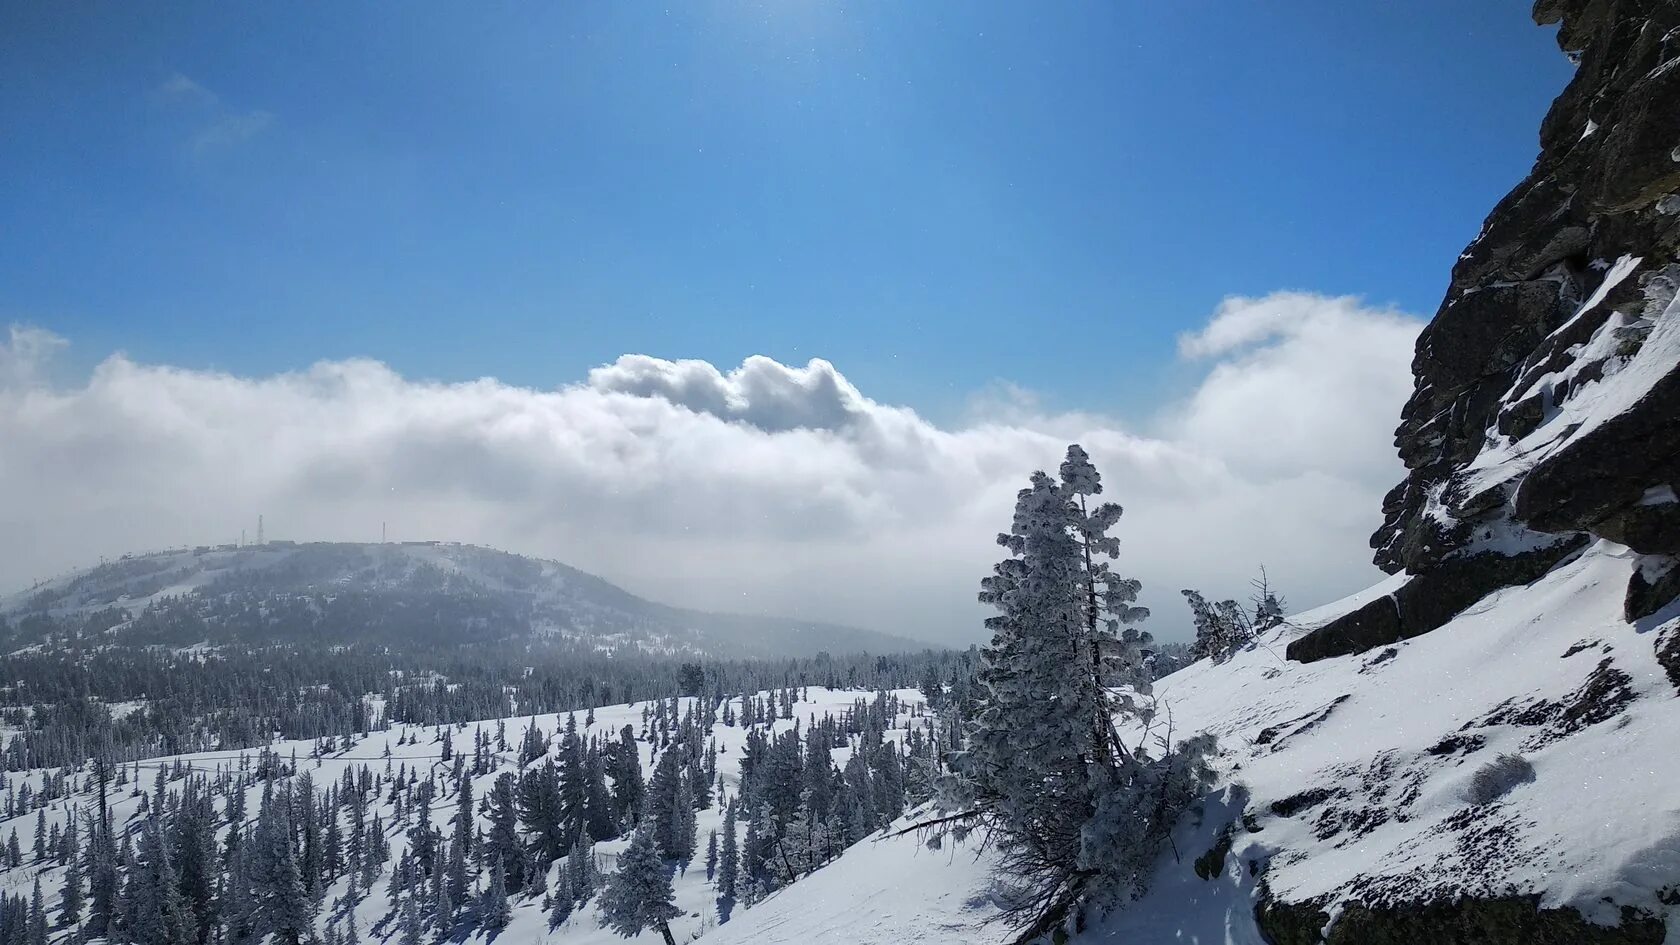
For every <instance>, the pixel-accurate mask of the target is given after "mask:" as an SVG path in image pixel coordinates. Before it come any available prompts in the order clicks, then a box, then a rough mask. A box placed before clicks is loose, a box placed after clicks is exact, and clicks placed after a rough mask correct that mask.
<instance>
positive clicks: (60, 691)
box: [0, 644, 973, 771]
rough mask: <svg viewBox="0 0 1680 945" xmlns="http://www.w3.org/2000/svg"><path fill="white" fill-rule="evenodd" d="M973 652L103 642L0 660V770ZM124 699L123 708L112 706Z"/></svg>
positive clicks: (949, 666) (853, 679) (793, 681)
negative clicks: (696, 656) (200, 646)
mask: <svg viewBox="0 0 1680 945" xmlns="http://www.w3.org/2000/svg"><path fill="white" fill-rule="evenodd" d="M972 662H973V656H972V654H968V653H962V652H952V651H925V652H921V653H908V654H893V655H886V656H870V655H854V656H831V655H829V654H818V655H817V656H815V657H810V658H803V659H776V660H708V661H704V662H697V661H692V660H688V661H685V660H680V659H673V658H669V657H659V656H648V655H639V654H634V653H618V654H615V655H604V654H601V653H599V652H596V651H595V650H593V649H590V648H584V647H568V646H565V645H561V644H555V645H544V646H541V647H524V646H517V647H516V646H502V647H496V646H486V647H482V648H475V649H473V650H472V651H470V652H468V651H463V650H458V649H443V650H437V651H433V652H419V653H416V652H403V653H394V652H390V651H387V650H384V649H382V648H378V647H368V646H360V645H357V646H344V647H335V648H331V649H319V648H308V647H297V646H289V647H262V648H245V649H242V648H235V647H224V648H220V649H217V650H215V651H213V652H185V653H181V652H174V651H168V650H157V649H135V648H115V647H107V648H104V649H100V650H88V651H78V650H69V651H63V652H39V651H26V652H21V653H14V654H12V655H9V656H6V657H3V658H0V680H3V681H4V682H5V683H6V685H4V686H3V687H0V722H3V723H4V724H5V726H6V727H7V728H10V729H13V730H14V732H15V734H13V735H12V736H11V737H10V738H9V739H7V741H6V743H5V745H4V746H3V750H0V760H3V762H4V766H5V768H6V770H13V771H16V770H23V769H27V768H37V767H58V766H62V765H66V764H74V763H77V762H79V761H82V760H85V759H87V758H91V757H95V756H100V757H105V758H108V759H111V760H119V761H125V760H133V759H136V758H149V757H158V756H163V755H175V754H183V753H188V752H197V751H209V750H225V749H234V748H249V747H257V746H260V745H264V744H267V743H269V742H270V741H272V740H273V739H274V738H276V737H279V738H285V739H313V738H321V737H324V736H328V735H347V734H350V733H355V732H365V731H369V730H372V729H376V728H380V727H382V726H385V725H389V724H390V723H392V722H410V723H415V724H423V725H438V724H446V723H450V722H460V721H467V720H471V719H483V718H502V717H508V716H512V715H531V714H543V713H552V712H568V711H572V710H575V709H582V708H584V707H587V706H592V705H608V704H615V703H625V702H634V701H643V700H649V699H656V698H668V697H671V696H677V695H702V694H709V695H711V696H712V697H713V698H717V699H721V698H722V696H723V694H724V693H738V692H743V691H758V690H761V689H767V688H773V687H780V686H790V685H800V686H814V685H822V686H830V687H836V688H869V689H878V688H901V687H907V686H915V685H917V684H919V683H920V682H921V681H923V680H924V679H926V678H927V676H928V675H929V674H930V673H931V674H934V675H936V676H938V677H940V678H941V679H944V680H947V681H948V680H950V679H952V678H954V677H958V676H962V675H966V674H969V673H970V672H971V666H972ZM124 703H128V704H130V705H129V706H127V707H125V708H126V709H127V711H121V712H119V711H114V710H113V707H117V706H122V705H123V704H124Z"/></svg>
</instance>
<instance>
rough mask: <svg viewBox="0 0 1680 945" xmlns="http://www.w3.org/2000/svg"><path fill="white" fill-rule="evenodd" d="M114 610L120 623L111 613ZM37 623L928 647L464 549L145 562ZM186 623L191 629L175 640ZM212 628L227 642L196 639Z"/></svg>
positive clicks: (381, 547) (31, 604) (427, 545)
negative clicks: (653, 596)
mask: <svg viewBox="0 0 1680 945" xmlns="http://www.w3.org/2000/svg"><path fill="white" fill-rule="evenodd" d="M181 598H190V602H189V604H188V605H187V606H185V607H184V608H179V609H177V610H173V611H169V612H167V613H165V612H164V611H163V610H162V608H163V607H164V606H165V605H170V604H173V603H176V602H177V600H179V599H181ZM335 604H336V606H332V605H335ZM154 605H156V606H157V607H158V613H159V614H161V616H160V618H159V619H158V620H155V621H151V622H149V623H144V624H141V625H140V626H143V627H144V629H145V631H146V633H145V635H144V639H140V638H137V637H136V635H135V634H134V633H132V632H128V633H125V631H132V630H133V628H134V627H135V626H136V624H134V623H133V620H132V618H136V617H139V616H141V615H142V614H143V613H144V612H145V611H146V609H147V608H148V607H152V606H154ZM110 610H115V611H117V612H118V613H116V614H115V615H114V616H107V615H106V614H103V613H102V612H105V611H110ZM32 615H43V616H46V617H49V618H54V619H56V620H58V621H60V622H61V625H62V623H64V622H74V621H77V620H79V619H86V618H88V617H90V616H95V615H98V616H99V617H101V618H103V619H102V620H101V623H102V624H103V623H105V622H112V621H114V626H113V627H112V628H111V629H110V631H109V634H110V636H109V637H108V638H107V639H108V640H110V641H111V642H119V641H124V640H132V641H133V642H138V643H144V644H152V643H158V644H164V645H170V646H177V647H184V646H191V645H194V644H198V643H203V642H209V643H212V644H215V643H222V642H229V641H234V640H237V641H240V642H249V643H257V644H265V643H270V642H280V643H284V642H291V640H290V639H289V638H288V636H287V634H288V633H295V631H296V630H297V628H298V626H299V625H300V624H308V625H309V627H308V633H310V634H312V635H315V636H324V637H326V638H329V639H331V640H332V641H334V642H356V641H364V640H365V641H367V642H374V643H381V644H386V645H397V646H401V645H408V644H411V643H416V642H422V643H443V644H450V645H452V644H455V643H459V642H461V640H460V633H461V631H462V630H463V629H466V630H470V631H471V632H472V634H473V638H474V639H475V640H477V641H493V640H512V641H515V642H524V641H542V640H555V641H558V642H567V643H573V644H582V645H585V646H590V647H593V648H596V649H601V650H620V649H628V650H640V651H643V652H650V653H662V654H702V655H709V656H766V655H783V654H788V655H808V654H811V653H815V652H816V651H818V650H822V649H827V650H829V651H831V652H858V651H869V652H902V651H905V650H912V649H920V648H922V647H921V645H920V644H916V643H914V642H913V641H910V640H906V639H903V638H900V637H894V636H889V635H887V634H883V633H876V632H873V631H868V630H861V629H858V628H855V627H844V626H837V625H834V624H825V623H817V622H811V621H801V620H790V619H783V618H775V617H756V616H744V615H732V614H713V613H705V612H701V611H696V610H685V609H683V608H678V607H670V606H666V605H664V604H657V603H653V602H651V601H647V600H643V599H642V598H639V597H637V596H635V595H633V594H631V593H629V592H628V591H625V590H623V589H621V588H619V587H616V586H614V585H612V584H610V583H608V582H606V581H604V580H602V579H601V578H598V577H595V576H594V575H591V574H586V573H584V572H582V571H579V570H577V569H575V568H571V567H567V566H566V565H563V564H560V563H558V562H555V561H545V560H539V559H535V558H527V557H523V556H520V555H514V554H509V553H507V552H502V551H496V550H494V549H491V548H482V547H478V546H474V545H463V544H459V543H455V542H404V543H389V544H384V543H381V544H355V543H333V542H310V543H304V544H297V543H292V542H270V543H268V544H264V545H254V546H247V547H244V548H235V547H232V546H218V547H206V548H198V549H193V550H183V551H167V552H157V553H153V554H144V555H134V556H129V557H124V558H123V559H121V560H118V561H113V562H109V563H106V564H102V565H99V566H97V567H94V568H89V569H86V570H83V571H78V572H75V573H73V574H69V575H65V576H63V577H59V578H56V579H54V580H52V581H48V582H45V583H43V584H40V585H37V586H35V587H32V588H29V589H27V590H24V591H18V592H15V593H12V594H9V595H0V618H4V617H9V618H11V619H12V620H13V621H14V622H16V623H20V624H21V623H23V622H24V619H23V618H27V617H29V616H32ZM253 615H260V619H259V617H255V616H253ZM123 618H127V619H123ZM176 624H179V625H182V626H183V627H185V626H189V625H190V627H191V628H192V629H191V631H190V632H189V631H187V630H185V629H183V630H181V632H180V633H175V632H174V629H173V627H174V625H176ZM205 628H208V629H209V631H210V632H211V633H213V634H219V635H218V636H217V638H216V639H212V640H208V641H206V640H203V639H201V638H199V637H198V636H197V634H198V633H200V632H201V631H202V630H203V629H205ZM183 634H184V635H183ZM187 636H191V637H193V638H192V639H187V638H186V637H187ZM36 642H42V641H40V640H36V639H21V640H18V641H16V643H15V644H14V648H15V647H16V646H23V645H29V644H31V643H36Z"/></svg>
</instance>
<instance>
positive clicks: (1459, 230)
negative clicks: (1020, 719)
mask: <svg viewBox="0 0 1680 945" xmlns="http://www.w3.org/2000/svg"><path fill="white" fill-rule="evenodd" d="M1528 8H1529V4H1528V3H1526V2H1516V0H1499V2H1492V0H1489V2H1464V0H1432V2H1415V3H1404V4H1401V3H1363V2H1355V3H1349V2H1345V0H1312V2H1293V0H1292V2H1286V3H1257V2H1228V3H1220V4H1214V3H1207V2H1150V3H1141V2H1130V0H1126V2H1121V0H1106V2H1093V3H1074V2H1068V3H1045V4H1038V3H1034V4H1027V3H1011V4H991V3H985V4H982V3H967V2H964V3H960V4H959V3H955V2H932V0H929V2H893V3H846V4H839V3H833V2H817V0H785V2H770V3H760V2H744V0H743V2H702V3H694V4H689V3H672V4H668V5H666V6H663V7H662V6H659V5H656V4H650V3H637V2H632V3H555V4H525V5H514V4H501V3H496V4H474V5H470V6H467V5H457V4H448V5H445V4H433V3H401V4H393V3H342V4H341V3H333V4H310V5H304V6H298V5H294V4H278V3H263V4H244V3H238V4H220V3H216V4H210V3H204V4H193V3H183V4H168V5H161V4H115V3H111V4H97V5H95V4H85V3H10V4H6V5H5V6H4V9H3V10H0V129H3V130H0V142H3V143H0V181H3V182H4V183H3V184H0V324H3V323H4V322H8V321H24V322H30V323H34V324H37V325H41V326H43V327H47V328H50V329H52V330H53V331H56V332H58V333H59V334H62V335H64V336H66V337H68V338H70V339H71V340H72V342H73V344H74V349H73V350H74V352H76V356H77V357H81V358H86V359H88V360H90V361H91V360H92V359H95V358H98V357H101V356H103V355H104V354H106V353H108V352H110V351H112V350H114V349H118V348H120V349H124V350H126V351H128V352H129V353H130V354H131V355H133V356H135V357H137V358H140V359H143V360H150V361H163V362H168V363H172V364H180V365H186V366H193V367H217V368H223V369H227V370H232V371H236V372H240V373H252V372H269V371H275V370H283V369H288V368H295V367H301V366H304V365H307V364H308V363H310V362H312V361H314V360H317V359H320V358H337V357H345V356H352V355H367V356H372V357H377V358H380V359H383V360H386V361H388V362H390V363H391V364H392V365H394V366H395V367H397V368H398V369H399V370H401V371H403V372H405V373H408V374H411V375H416V376H423V377H435V378H444V379H455V378H469V377H477V376H481V375H487V374H488V375H495V376H498V377H500V378H502V379H504V380H508V381H511V382H515V383H520V384H528V385H532V386H538V387H549V386H553V385H555V384H559V383H565V382H569V381H573V380H577V379H580V378H581V377H582V375H583V373H584V372H585V371H586V370H587V369H588V368H589V367H590V366H592V365H595V364H599V363H602V362H605V361H609V360H611V359H613V358H614V357H616V356H617V355H619V354H621V353H625V352H632V351H634V352H643V353H648V354H654V355H658V356H662V357H670V358H678V357H694V358H705V359H708V360H711V361H713V362H715V363H717V364H719V365H721V366H729V365H733V364H735V363H737V362H738V361H739V360H740V358H742V357H743V356H745V355H748V354H753V353H763V354H768V355H771V356H773V357H775V358H778V359H780V360H783V361H790V362H800V363H802V362H803V361H804V360H806V359H807V358H809V357H812V356H820V357H825V358H828V359H830V360H832V361H834V362H836V363H837V364H838V365H839V366H840V368H841V370H843V371H844V372H846V374H847V375H848V376H849V377H851V378H852V379H853V380H854V381H856V382H857V383H858V384H859V386H860V387H862V388H863V389H864V390H865V392H867V393H869V394H870V395H872V396H874V397H876V398H878V399H884V400H888V401H891V402H898V403H908V404H911V405H914V406H918V407H921V408H922V409H924V410H926V411H928V412H929V413H931V414H933V415H934V416H939V415H941V414H949V413H951V412H954V411H956V410H957V409H959V408H960V406H961V403H962V400H963V398H964V397H966V396H967V395H968V394H969V393H970V392H972V391H974V390H975V389H977V388H980V387H982V386H983V385H985V384H986V383H987V382H988V381H990V380H992V379H994V378H1008V379H1011V380H1014V381H1018V382H1020V383H1023V384H1025V385H1027V386H1029V387H1032V388H1035V389H1038V390H1040V391H1043V392H1044V393H1046V394H1047V395H1048V396H1049V397H1050V398H1051V399H1052V400H1053V402H1055V403H1057V404H1059V405H1063V406H1077V407H1085V408H1090V409H1113V410H1117V411H1118V412H1125V411H1126V409H1127V405H1144V404H1148V403H1151V402H1153V401H1155V400H1156V399H1157V398H1158V397H1159V395H1160V392H1161V391H1162V390H1163V389H1164V388H1166V387H1170V386H1171V385H1172V384H1173V383H1175V376H1174V371H1173V369H1172V367H1171V359H1172V352H1173V344H1174V338H1175V336H1176V335H1177V334H1178V333H1179V332H1180V331H1183V330H1186V329H1188V328H1192V327H1194V326H1195V325H1196V324H1198V323H1200V322H1201V321H1202V320H1203V319H1205V318H1206V316H1207V315H1208V313H1209V312H1210V311H1211V310H1212V308H1213V306H1214V305H1215V304H1216V303H1217V302H1218V300H1219V299H1220V298H1221V297H1222V296H1224V295H1227V294H1232V293H1247V294H1259V293H1264V292H1267V291H1270V290H1274V289H1282V288H1299V289H1310V290H1315V291H1320V292H1328V293H1356V294H1360V295H1364V296H1366V297H1367V298H1368V299H1370V300H1372V301H1375V302H1393V303H1397V304H1399V305H1400V306H1402V307H1404V308H1406V309H1408V310H1411V311H1414V312H1418V313H1422V314H1430V313H1432V312H1433V310H1434V307H1435V305H1436V304H1437V302H1438V301H1439V298H1440V295H1441V293H1442V291H1443V289H1444V287H1445V284H1446V279H1447V272H1448V269H1449V267H1450V265H1451V263H1452V261H1453V259H1454V257H1455V256H1456V254H1457V253H1458V251H1459V250H1460V249H1461V248H1462V246H1463V245H1464V244H1465V243H1466V242H1467V241H1468V240H1469V239H1470V238H1471V237H1472V236H1474V234H1475V232H1476V230H1477V228H1478V226H1479V224H1480V222H1481V219H1482V217H1483V216H1484V215H1485V213H1486V212H1487V211H1488V210H1489V209H1490V208H1491V206H1492V205H1493V202H1494V201H1495V200H1496V199H1497V198H1498V197H1499V196H1501V195H1502V194H1503V193H1504V192H1505V191H1506V190H1507V189H1509V187H1510V186H1511V185H1513V184H1514V183H1515V182H1516V181H1517V180H1519V179H1520V178H1521V176H1522V175H1523V174H1524V173H1525V172H1526V170H1527V168H1528V166H1529V164H1530V162H1531V160H1532V158H1533V156H1534V153H1535V150H1536V144H1535V135H1536V128H1537V125H1538V122H1539V119H1540V117H1541V115H1542V114H1543V113H1544V111H1545V109H1546V107H1547V105H1548V104H1549V103H1550V101H1551V99H1552V97H1553V96H1554V95H1555V94H1556V93H1557V92H1558V91H1559V90H1561V88H1562V87H1563V85H1564V83H1565V82H1566V81H1567V80H1568V77H1569V68H1570V67H1569V65H1568V64H1567V62H1566V61H1565V59H1564V58H1563V56H1562V55H1561V54H1560V53H1559V52H1558V51H1557V48H1556V46H1555V44H1554V41H1553V38H1552V33H1551V31H1550V30H1542V29H1539V28H1536V27H1534V26H1533V25H1532V24H1531V23H1530V22H1529V20H1528ZM1028 326H1031V327H1028ZM1092 344H1100V345H1101V346H1102V347H1103V348H1104V350H1105V351H1108V352H1111V353H1112V354H1113V355H1114V358H1113V361H1112V363H1111V366H1109V367H1107V368H1105V369H1102V370H1091V369H1090V366H1091V362H1090V361H1089V360H1087V359H1085V358H1084V357H1082V355H1083V353H1084V352H1085V351H1086V350H1087V348H1088V347H1089V346H1090V345H1092ZM1074 359H1077V360H1074ZM1070 363H1071V364H1072V365H1074V366H1076V368H1077V369H1069V367H1068V366H1069V365H1070Z"/></svg>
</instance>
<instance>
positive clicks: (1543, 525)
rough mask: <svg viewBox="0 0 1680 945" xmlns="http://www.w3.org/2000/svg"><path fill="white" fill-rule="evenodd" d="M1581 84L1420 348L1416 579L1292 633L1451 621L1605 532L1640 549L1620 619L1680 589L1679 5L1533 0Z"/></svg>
mask: <svg viewBox="0 0 1680 945" xmlns="http://www.w3.org/2000/svg"><path fill="white" fill-rule="evenodd" d="M1534 18H1535V20H1536V21H1537V22H1539V23H1540V24H1542V25H1549V24H1561V25H1560V28H1559V31H1558V42H1559V45H1560V46H1562V48H1563V50H1564V52H1565V53H1566V54H1567V55H1568V56H1569V57H1570V58H1571V59H1572V60H1573V61H1575V62H1576V63H1577V71H1576V74H1575V78H1574V80H1573V81H1572V82H1570V84H1569V86H1568V88H1567V89H1565V90H1564V92H1563V94H1562V95H1560V96H1559V97H1558V98H1557V100H1556V101H1555V102H1554V103H1553V104H1552V108H1551V110H1550V112H1549V113H1548V114H1547V115H1546V118H1545V121H1544V123H1543V124H1542V125H1541V129H1540V155H1539V158H1538V159H1537V160H1536V161H1535V164H1534V169H1533V171H1532V172H1531V173H1530V174H1529V176H1528V178H1527V179H1526V180H1524V181H1523V182H1522V183H1521V184H1519V185H1518V186H1517V187H1516V189H1515V190H1512V191H1511V192H1510V193H1509V194H1508V195H1506V197H1505V198H1504V199H1503V200H1501V201H1500V202H1499V204H1498V205H1497V206H1496V207H1494V209H1493V212H1492V213H1491V214H1490V215H1489V216H1488V218H1487V221H1486V223H1485V224H1484V225H1483V227H1482V231H1481V233H1480V234H1479V235H1477V237H1476V239H1475V240H1474V241H1472V242H1471V244H1470V245H1469V247H1467V248H1466V249H1465V251H1464V252H1463V254H1462V255H1461V256H1460V257H1459V260H1458V263H1457V265H1456V266H1454V267H1453V273H1452V281H1451V283H1450V284H1449V285H1448V287H1447V293H1446V298H1445V300H1444V301H1443V302H1442V303H1441V308H1440V310H1439V311H1438V312H1437V313H1436V315H1435V318H1434V321H1433V322H1431V324H1430V325H1429V327H1428V328H1427V329H1426V330H1425V331H1424V332H1423V333H1422V335H1421V336H1420V337H1419V339H1418V342H1417V351H1416V355H1415V358H1414V360H1413V374H1414V377H1415V385H1414V389H1413V392H1412V396H1411V399H1410V400H1409V401H1407V403H1406V406H1405V408H1404V410H1403V411H1402V412H1401V422H1400V427H1399V429H1398V430H1397V431H1396V437H1395V443H1396V446H1397V447H1398V448H1399V451H1400V456H1401V458H1402V460H1403V461H1404V462H1405V464H1406V469H1407V475H1406V478H1405V480H1404V481H1402V482H1401V483H1400V484H1399V485H1398V486H1396V487H1395V488H1394V489H1393V491H1391V492H1390V493H1389V494H1388V496H1387V497H1386V499H1385V500H1384V503H1383V513H1384V522H1383V525H1382V527H1381V528H1379V529H1378V530H1377V532H1376V534H1375V535H1373V536H1372V546H1373V547H1374V548H1376V562H1377V564H1378V565H1380V566H1381V567H1383V568H1384V569H1385V570H1387V571H1389V572H1390V573H1397V572H1400V571H1404V572H1406V573H1407V574H1409V575H1411V579H1410V580H1409V581H1407V582H1406V583H1405V584H1404V585H1402V586H1401V587H1400V588H1399V589H1398V590H1396V591H1395V592H1394V593H1393V594H1390V595H1387V596H1385V597H1382V598H1380V599H1378V600H1375V601H1372V602H1371V603H1370V604H1369V605H1367V606H1366V607H1364V608H1361V609H1360V610H1358V611H1356V612H1354V613H1351V614H1348V615H1347V616H1346V617H1344V618H1342V619H1341V620H1338V621H1335V622H1333V623H1331V624H1329V625H1326V626H1324V627H1322V628H1320V629H1319V630H1318V631H1316V632H1314V633H1312V634H1308V635H1306V636H1304V637H1302V638H1300V639H1299V640H1297V641H1296V642H1295V643H1294V645H1292V646H1291V647H1290V651H1289V655H1290V656H1291V657H1293V658H1295V659H1299V660H1306V661H1310V660H1315V659H1322V658H1324V657H1327V656H1334V655H1341V654H1346V653H1353V652H1358V651H1360V650H1364V649H1368V648H1370V647H1372V646H1376V645H1380V644H1383V643H1389V642H1393V641H1395V640H1399V639H1404V638H1407V637H1412V636H1416V635H1418V634H1420V633H1426V632H1428V631H1430V630H1433V629H1435V628H1436V627H1439V626H1440V625H1442V624H1443V623H1445V622H1447V621H1448V620H1449V619H1451V618H1452V617H1453V616H1454V615H1455V614H1457V613H1459V612H1461V611H1462V610H1463V609H1464V608H1465V607H1467V606H1469V605H1470V604H1472V603H1475V602H1476V601H1477V600H1479V599H1481V598H1482V597H1484V596H1486V595H1487V594H1489V593H1491V592H1492V591H1495V590H1497V589H1499V588H1501V587H1506V586H1510V585H1514V584H1526V583H1528V582H1530V581H1533V580H1535V579H1536V578H1538V577H1540V576H1541V575H1542V574H1545V573H1546V572H1547V571H1549V570H1550V569H1551V568H1553V567H1554V566H1556V565H1557V563H1558V562H1559V561H1561V560H1562V559H1564V558H1565V557H1567V556H1569V555H1571V554H1574V553H1575V552H1577V551H1578V550H1579V549H1581V548H1583V547H1585V546H1586V545H1587V544H1588V543H1589V542H1590V541H1592V540H1593V539H1594V538H1605V539H1609V540H1611V541H1614V542H1616V543H1619V544H1622V545H1626V546H1627V547H1629V548H1631V549H1633V550H1634V551H1635V552H1638V553H1639V554H1640V555H1641V556H1642V558H1641V562H1640V563H1641V566H1640V567H1639V568H1638V569H1636V571H1635V573H1634V576H1633V578H1632V579H1631V581H1630V583H1629V586H1628V588H1627V596H1626V602H1625V605H1624V611H1625V615H1626V617H1627V618H1628V619H1629V620H1636V619H1639V618H1641V617H1644V616H1647V615H1649V614H1651V613H1653V612H1655V611H1656V610H1657V609H1658V608H1660V607H1662V606H1663V605H1664V604H1666V603H1667V602H1668V601H1670V600H1672V599H1673V598H1675V597H1676V596H1677V595H1680V566H1677V561H1680V501H1677V500H1676V492H1675V489H1676V486H1677V485H1680V305H1677V304H1676V302H1675V295H1676V288H1677V286H1680V3H1676V2H1673V0H1540V2H1539V3H1537V4H1536V6H1535V8H1534Z"/></svg>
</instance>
